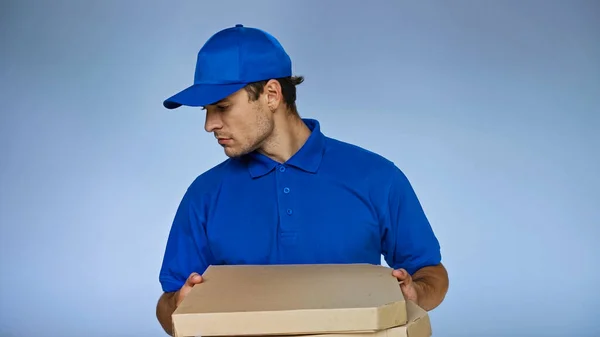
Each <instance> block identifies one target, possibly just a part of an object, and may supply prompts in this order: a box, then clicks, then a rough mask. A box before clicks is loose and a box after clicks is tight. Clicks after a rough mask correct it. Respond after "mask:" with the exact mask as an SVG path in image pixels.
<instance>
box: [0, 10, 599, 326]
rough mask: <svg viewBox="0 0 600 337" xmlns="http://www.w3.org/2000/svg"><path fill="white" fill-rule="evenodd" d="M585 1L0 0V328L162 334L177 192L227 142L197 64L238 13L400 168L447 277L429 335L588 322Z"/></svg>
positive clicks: (595, 176)
mask: <svg viewBox="0 0 600 337" xmlns="http://www.w3.org/2000/svg"><path fill="white" fill-rule="evenodd" d="M599 16H600V2H598V1H593V0H590V1H583V0H576V1H566V0H539V1H538V0H525V1H517V0H507V1H492V0H482V1H466V0H464V1H463V0H460V1H457V0H454V1H373V2H367V1H316V0H313V1H297V2H292V1H259V0H254V1H246V2H242V1H218V2H217V1H156V2H154V3H153V2H150V1H141V0H128V1H116V0H109V1H77V0H71V1H65V0H60V1H41V0H40V1H23V0H21V1H16V0H13V1H7V0H4V1H2V2H0V32H1V35H0V39H1V40H0V42H1V44H0V62H1V63H0V80H1V81H0V104H1V105H0V109H1V110H0V111H1V116H0V151H1V152H0V224H1V227H0V263H1V268H0V336H2V337H16V336H34V335H35V336H79V335H85V336H98V337H100V336H115V337H117V336H131V337H135V336H145V337H150V336H157V337H158V336H163V335H164V333H163V332H162V330H161V328H160V327H159V325H158V323H157V321H156V318H155V304H156V301H157V299H158V296H159V295H160V285H159V283H158V271H159V268H160V263H161V261H162V254H163V251H164V245H165V242H166V238H167V234H168V231H169V228H170V225H171V221H172V219H173V215H174V213H175V210H176V207H177V205H178V203H179V201H180V200H181V197H182V195H183V193H184V191H185V189H186V188H187V187H188V185H189V184H190V183H191V181H192V180H193V179H194V178H195V177H196V176H197V175H199V174H201V173H202V172H204V171H205V170H207V169H209V168H210V167H212V166H213V165H215V164H217V163H219V162H221V161H222V160H224V159H225V156H224V154H223V152H222V149H221V148H220V147H219V146H218V145H217V144H216V143H215V141H214V139H213V138H212V135H210V134H207V133H206V132H204V130H203V123H204V114H203V112H202V111H201V110H199V109H193V108H182V109H179V110H176V111H167V110H165V109H164V108H163V107H162V100H163V99H165V98H167V97H168V96H170V95H172V94H174V93H175V92H177V91H179V90H181V89H183V88H185V87H186V86H188V85H190V84H191V83H192V79H193V71H194V66H195V59H196V53H197V51H198V49H199V48H200V47H201V46H202V44H203V43H204V42H205V41H206V39H207V38H208V37H210V36H211V35H212V34H214V33H215V32H217V31H218V30H220V29H223V28H227V27H231V26H233V25H235V24H237V23H241V24H244V25H246V26H254V27H259V28H262V29H265V30H267V31H269V32H271V33H272V34H273V35H275V36H276V37H277V38H278V39H279V40H280V41H281V43H282V44H283V45H284V47H285V48H286V49H287V51H288V52H289V54H290V55H291V57H292V60H293V62H294V69H295V72H296V73H297V74H300V75H304V76H306V82H305V83H304V84H302V85H301V86H300V87H299V89H298V90H299V92H298V95H299V101H298V106H299V109H300V113H301V115H302V116H303V117H310V118H317V119H319V120H320V122H321V123H322V129H323V131H324V133H325V134H327V135H329V136H331V137H335V138H339V139H341V140H344V141H348V142H351V143H354V144H357V145H360V146H362V147H365V148H367V149H369V150H372V151H375V152H378V153H380V154H382V155H384V156H386V157H387V158H389V159H391V160H393V161H394V162H396V164H397V165H398V166H399V167H400V168H401V169H402V170H403V171H404V172H405V173H406V175H407V176H408V177H409V179H410V180H411V182H412V183H413V186H414V188H415V190H416V191H417V193H418V195H419V197H420V200H421V202H422V203H423V206H424V208H425V210H426V212H427V215H428V216H429V218H430V220H431V223H432V225H433V227H434V230H435V232H436V234H437V235H438V237H439V240H440V242H441V244H442V250H443V251H442V253H443V261H444V262H445V264H446V265H447V267H448V270H449V272H450V278H451V287H450V291H449V293H448V296H447V298H446V300H445V302H444V303H443V304H442V305H441V306H440V307H439V308H437V309H436V310H434V311H432V312H431V313H430V315H431V319H432V326H433V329H434V336H436V337H446V336H461V337H466V336H479V337H492V336H544V337H549V336H569V337H583V336H599V335H600V323H599V321H598V318H597V314H598V311H599V310H600V295H599V290H598V286H597V283H598V282H599V281H600V278H599V276H598V272H597V269H598V267H599V264H598V258H599V254H598V252H599V249H598V248H597V247H596V246H595V245H596V243H597V242H598V237H599V234H600V215H599V211H598V209H597V207H598V206H599V205H600V190H599V189H600V174H599V173H600V135H599V132H600V37H599V35H600V20H599V19H598V17H599Z"/></svg>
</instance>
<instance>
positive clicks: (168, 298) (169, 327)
mask: <svg viewBox="0 0 600 337" xmlns="http://www.w3.org/2000/svg"><path fill="white" fill-rule="evenodd" d="M175 294H176V293H175V292H173V293H164V294H162V295H161V296H160V298H159V299H158V304H157V305H156V318H158V322H159V323H160V325H161V326H162V328H163V330H165V332H166V333H167V334H169V335H171V336H173V319H172V318H171V315H173V312H174V311H175V309H176V308H177V306H176V302H175V301H176V300H175Z"/></svg>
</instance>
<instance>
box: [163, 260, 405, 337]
mask: <svg viewBox="0 0 600 337" xmlns="http://www.w3.org/2000/svg"><path fill="white" fill-rule="evenodd" d="M203 278H204V282H203V283H201V284H199V285H197V286H195V287H194V288H192V291H190V293H189V294H188V295H187V296H186V298H185V299H184V300H183V301H182V303H181V304H180V305H179V307H178V308H177V309H176V310H175V312H174V313H173V316H172V318H173V329H174V332H175V335H176V336H178V337H188V336H244V335H245V336H248V335H293V334H317V333H344V332H360V331H363V332H367V331H378V330H383V329H388V328H392V327H396V326H399V325H403V324H405V323H406V322H407V312H406V303H405V300H404V296H403V295H402V291H401V290H400V286H399V285H398V281H397V280H396V278H395V277H394V276H392V270H391V269H390V268H388V267H384V266H380V265H370V264H317V265H315V264H312V265H309V264H307V265H235V266H233V265H226V266H210V267H209V268H208V269H207V270H206V272H205V273H204V274H203Z"/></svg>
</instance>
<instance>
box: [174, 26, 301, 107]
mask: <svg viewBox="0 0 600 337" xmlns="http://www.w3.org/2000/svg"><path fill="white" fill-rule="evenodd" d="M288 76H292V61H291V60H290V57H289V55H288V54H287V53H286V52H285V50H284V49H283V47H282V46H281V44H280V43H279V41H277V39H275V37H273V36H272V35H271V34H269V33H267V32H265V31H262V30H260V29H257V28H250V27H244V26H243V25H240V24H238V25H235V27H231V28H226V29H223V30H221V31H219V32H217V33H216V34H214V35H213V36H211V37H210V38H209V39H208V41H206V43H205V44H204V46H202V48H201V49H200V51H199V52H198V57H197V60H196V71H195V73H194V83H193V84H192V85H191V86H190V87H188V88H186V89H184V90H182V91H180V92H179V93H177V94H175V95H173V96H171V97H170V98H168V99H167V100H165V101H164V102H163V105H164V106H165V108H167V109H175V108H178V107H180V106H182V105H185V106H206V105H209V104H213V103H216V102H218V101H220V100H222V99H224V98H225V97H227V96H229V95H231V94H233V93H235V92H236V91H238V90H240V89H241V88H243V87H244V86H246V85H247V84H249V83H252V82H258V81H263V80H270V79H276V78H282V77H288Z"/></svg>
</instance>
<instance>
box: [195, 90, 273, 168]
mask: <svg viewBox="0 0 600 337" xmlns="http://www.w3.org/2000/svg"><path fill="white" fill-rule="evenodd" d="M262 98H263V97H260V98H259V99H258V100H256V101H252V102H251V101H250V100H249V97H248V93H247V92H246V90H245V89H241V90H238V91H237V92H235V93H234V94H232V95H230V96H229V97H227V98H226V99H224V100H221V101H219V102H217V103H215V104H212V105H208V106H206V107H205V108H206V122H205V125H204V128H205V130H206V132H211V133H214V135H215V138H217V141H218V142H219V144H220V145H221V146H222V147H223V148H224V149H225V154H226V155H227V156H228V157H238V156H241V155H244V154H247V153H249V152H252V151H254V150H256V149H258V148H259V147H261V145H262V144H263V143H264V142H265V140H266V139H267V138H268V137H269V136H270V135H271V134H272V132H273V128H274V121H273V114H272V113H271V112H270V111H269V109H268V108H267V107H266V104H265V103H264V102H263V99H262Z"/></svg>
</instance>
